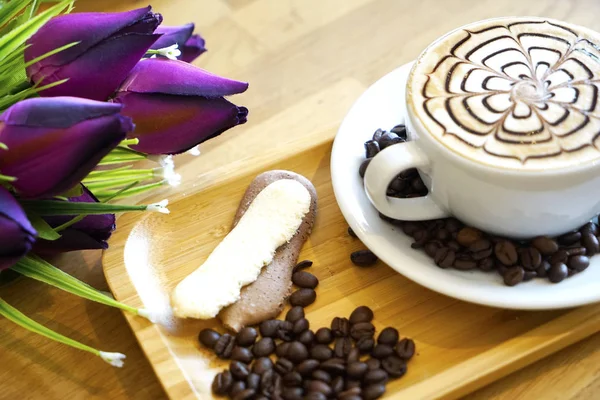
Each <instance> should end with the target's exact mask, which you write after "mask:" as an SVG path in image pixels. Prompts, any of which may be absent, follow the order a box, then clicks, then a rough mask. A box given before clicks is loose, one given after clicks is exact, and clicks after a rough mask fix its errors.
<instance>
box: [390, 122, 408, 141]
mask: <svg viewBox="0 0 600 400" xmlns="http://www.w3.org/2000/svg"><path fill="white" fill-rule="evenodd" d="M390 132H393V133H395V134H396V135H398V137H400V138H402V139H404V140H407V132H406V126H404V125H396V126H395V127H393V128H392V129H390Z"/></svg>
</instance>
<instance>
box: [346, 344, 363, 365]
mask: <svg viewBox="0 0 600 400" xmlns="http://www.w3.org/2000/svg"><path fill="white" fill-rule="evenodd" d="M359 359H360V350H359V349H357V348H356V347H353V348H352V349H351V350H350V353H348V356H347V357H346V363H347V364H350V363H353V362H355V361H358V360H359Z"/></svg>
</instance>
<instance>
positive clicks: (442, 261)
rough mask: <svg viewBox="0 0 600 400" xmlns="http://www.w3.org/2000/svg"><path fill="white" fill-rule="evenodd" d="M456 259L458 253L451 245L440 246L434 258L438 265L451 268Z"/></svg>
mask: <svg viewBox="0 0 600 400" xmlns="http://www.w3.org/2000/svg"><path fill="white" fill-rule="evenodd" d="M455 259H456V253H455V252H454V250H452V249H450V248H449V247H442V248H440V249H439V250H438V251H437V252H436V253H435V256H434V258H433V260H434V261H435V263H436V265H437V266H438V267H441V268H450V267H451V266H452V265H453V264H454V261H455Z"/></svg>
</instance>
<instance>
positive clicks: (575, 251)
mask: <svg viewBox="0 0 600 400" xmlns="http://www.w3.org/2000/svg"><path fill="white" fill-rule="evenodd" d="M565 250H567V254H568V255H569V257H570V256H584V255H586V254H587V250H586V248H585V247H582V246H577V247H569V248H568V249H565Z"/></svg>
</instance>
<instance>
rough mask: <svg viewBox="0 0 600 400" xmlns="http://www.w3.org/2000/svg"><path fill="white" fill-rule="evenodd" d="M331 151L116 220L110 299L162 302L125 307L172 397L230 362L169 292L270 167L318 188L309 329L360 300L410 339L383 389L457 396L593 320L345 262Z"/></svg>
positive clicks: (570, 338) (253, 170)
mask: <svg viewBox="0 0 600 400" xmlns="http://www.w3.org/2000/svg"><path fill="white" fill-rule="evenodd" d="M330 149H331V142H330V141H329V140H328V139H327V141H325V142H321V143H320V144H319V143H317V144H315V145H314V147H313V148H310V149H309V150H307V151H305V152H303V153H301V154H296V155H290V154H287V155H285V154H283V155H282V159H281V160H279V161H274V160H273V159H271V160H270V161H268V163H270V164H267V161H265V162H263V163H262V165H255V166H254V167H250V168H246V169H244V168H239V169H237V173H234V174H229V175H223V176H222V177H221V178H219V177H216V178H215V179H213V180H211V182H210V184H209V186H205V187H204V189H203V190H202V191H201V192H197V193H195V194H187V195H185V196H182V197H180V198H178V199H176V200H175V201H174V202H172V203H171V204H170V205H169V208H170V210H171V215H170V216H164V215H160V214H144V215H143V216H142V217H141V218H140V216H139V215H135V214H126V215H124V216H123V217H121V218H120V219H119V229H118V230H117V231H116V233H115V234H114V235H113V237H112V239H111V247H110V249H109V250H108V251H106V253H105V255H104V269H105V274H106V278H107V280H108V283H109V285H110V287H111V289H112V291H113V293H114V295H115V297H116V298H117V299H119V300H121V301H124V302H126V303H128V304H131V305H134V306H138V307H140V306H142V304H143V305H145V306H146V307H150V308H153V309H160V310H162V311H163V315H164V318H166V321H167V323H166V326H160V325H152V324H150V323H149V322H147V321H145V320H143V319H141V318H138V317H132V316H131V315H129V314H126V317H127V320H128V322H129V324H130V325H131V327H132V329H133V331H134V333H135V335H136V337H137V339H138V340H139V342H140V344H141V346H142V348H143V350H144V351H145V353H146V355H147V356H148V359H149V360H150V363H151V364H152V366H153V368H154V370H155V371H156V374H157V375H158V378H159V379H160V381H161V382H162V384H163V386H164V388H165V390H166V392H167V394H168V395H169V396H170V397H171V398H172V399H194V398H210V397H211V394H210V383H211V381H212V377H213V376H214V374H215V373H216V372H217V371H219V370H221V369H222V368H224V367H225V365H226V363H224V362H222V361H219V360H217V359H216V358H215V357H214V356H213V355H211V354H209V352H207V351H204V350H202V349H201V348H200V346H199V345H198V343H197V339H196V338H197V334H198V332H199V331H200V330H201V329H202V328H204V327H207V326H213V327H218V325H219V324H218V322H217V321H208V322H202V321H183V322H182V321H176V320H174V319H171V318H168V316H169V306H168V293H169V292H170V291H171V289H172V288H173V287H174V285H175V284H176V283H177V282H179V281H180V280H181V279H182V278H183V277H184V276H185V275H186V274H188V273H189V272H190V271H192V270H193V269H195V268H197V267H198V266H199V265H200V264H201V263H202V261H203V260H204V259H205V257H206V256H207V255H208V254H209V253H210V252H211V251H212V249H213V248H214V247H215V246H216V244H217V243H218V242H219V241H220V240H221V238H222V237H223V236H225V235H226V234H227V232H228V230H229V227H230V225H231V221H232V218H233V215H234V213H235V210H236V208H237V205H238V202H239V200H240V199H241V197H242V195H243V193H244V190H245V189H246V187H247V186H248V184H249V183H250V181H251V180H252V179H253V178H254V177H255V176H256V175H257V174H258V173H260V172H262V171H266V170H269V169H275V168H277V169H289V170H292V171H295V172H298V173H300V174H302V175H304V176H306V177H307V178H309V179H310V180H312V182H313V183H314V185H315V187H316V188H317V192H318V195H319V209H318V217H317V221H316V225H315V228H314V230H313V234H312V235H311V237H310V238H309V240H308V242H307V243H306V245H305V246H304V248H303V250H302V254H301V256H300V259H310V260H313V261H314V266H313V267H312V269H311V272H312V273H314V274H315V275H316V276H317V277H318V278H319V280H320V285H319V287H318V288H317V301H316V302H315V303H314V304H313V305H311V306H310V307H309V308H308V309H307V312H308V318H309V320H310V322H311V327H312V328H313V329H316V328H318V327H321V326H326V325H328V324H329V323H330V321H331V319H332V318H333V317H334V316H340V315H342V316H343V315H345V316H347V315H349V313H350V312H351V311H352V310H353V309H354V308H355V307H356V306H358V305H363V304H365V305H368V306H370V307H371V308H372V309H373V310H374V311H375V321H374V323H375V326H376V327H377V329H378V330H380V329H382V328H383V327H385V326H390V325H391V326H394V327H396V328H398V329H399V330H400V334H401V336H403V337H404V336H408V337H411V338H413V339H414V340H415V341H416V343H417V352H418V354H417V355H416V356H415V357H414V358H413V360H412V361H411V362H410V363H409V369H408V373H407V374H406V375H405V376H404V377H403V378H402V379H399V380H396V381H393V382H392V383H390V384H389V385H388V387H387V394H386V396H387V397H388V398H398V399H400V398H402V399H434V398H457V397H459V396H462V395H465V394H466V393H469V392H471V391H473V390H475V389H477V388H480V387H482V386H484V385H486V384H488V383H490V382H492V381H494V380H496V379H499V378H500V377H502V376H504V375H507V374H509V373H510V372H513V371H515V370H517V369H519V368H521V367H523V366H525V365H527V364H530V363H532V362H533V361H535V360H538V359H540V358H542V357H544V356H546V355H548V354H551V353H553V352H555V351H557V350H559V349H561V348H563V347H565V346H568V345H569V344H572V343H574V342H576V341H578V340H581V339H583V338H585V337H586V336H589V335H591V334H592V333H594V332H596V331H598V330H600V305H595V306H587V307H583V308H578V309H573V310H561V311H544V312H525V311H508V310H500V309H494V308H487V307H481V306H477V305H473V304H469V303H464V302H461V301H457V300H454V299H451V298H448V297H445V296H442V295H439V294H436V293H434V292H432V291H430V290H428V289H425V288H423V287H421V286H418V285H417V284H415V283H413V282H411V281H409V280H407V279H406V278H404V277H403V276H401V275H399V274H397V273H396V272H395V271H393V270H392V269H391V268H389V267H387V266H386V265H384V264H382V263H379V264H378V265H376V266H373V267H370V268H359V267H355V266H353V265H352V263H351V262H350V259H349V255H350V253H351V252H353V251H355V250H358V249H361V248H363V246H362V244H361V243H360V241H359V240H358V239H353V238H351V237H349V236H348V234H347V232H346V230H347V224H346V222H345V221H344V218H343V217H342V215H341V213H340V211H339V209H338V207H337V204H336V202H335V198H334V195H333V190H332V187H331V181H330V176H329V158H330ZM287 151H288V152H291V151H292V150H287ZM219 329H221V328H220V327H219Z"/></svg>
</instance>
